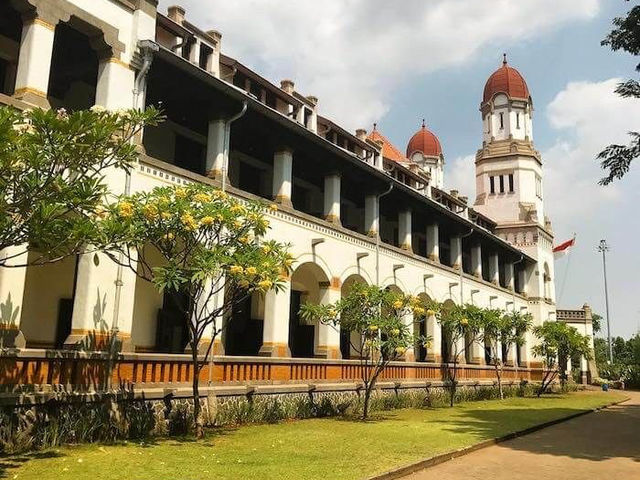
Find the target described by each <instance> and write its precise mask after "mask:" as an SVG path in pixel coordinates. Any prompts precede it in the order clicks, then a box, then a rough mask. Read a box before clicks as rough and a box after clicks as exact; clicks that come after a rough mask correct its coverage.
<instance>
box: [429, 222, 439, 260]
mask: <svg viewBox="0 0 640 480" xmlns="http://www.w3.org/2000/svg"><path fill="white" fill-rule="evenodd" d="M427 258H428V259H429V260H433V261H434V262H439V261H440V244H439V227H438V224H437V223H432V224H431V225H427Z"/></svg>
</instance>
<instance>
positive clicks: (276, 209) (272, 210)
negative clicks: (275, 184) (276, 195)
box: [269, 203, 278, 212]
mask: <svg viewBox="0 0 640 480" xmlns="http://www.w3.org/2000/svg"><path fill="white" fill-rule="evenodd" d="M269 211H270V212H277V211H278V205H276V204H275V203H272V204H271V205H269Z"/></svg>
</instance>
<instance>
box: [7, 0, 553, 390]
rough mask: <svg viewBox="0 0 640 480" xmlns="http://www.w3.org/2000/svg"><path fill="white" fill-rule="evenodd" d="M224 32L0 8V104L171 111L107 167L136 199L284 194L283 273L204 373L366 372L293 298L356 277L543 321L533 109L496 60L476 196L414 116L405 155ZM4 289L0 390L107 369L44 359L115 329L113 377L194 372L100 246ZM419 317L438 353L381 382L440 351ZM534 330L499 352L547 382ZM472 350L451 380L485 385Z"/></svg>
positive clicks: (103, 3) (545, 297)
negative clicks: (451, 179) (192, 190)
mask: <svg viewBox="0 0 640 480" xmlns="http://www.w3.org/2000/svg"><path fill="white" fill-rule="evenodd" d="M221 45H222V35H221V34H220V33H219V32H217V31H214V30H208V31H205V30H202V29H201V28H199V27H197V26H195V25H194V24H192V23H191V22H190V21H189V20H188V19H187V17H186V15H185V11H184V9H182V8H181V7H171V8H170V9H169V11H168V14H167V15H164V14H162V13H160V12H158V11H157V2H156V0H8V1H3V2H2V3H1V4H0V103H3V104H6V105H11V106H13V107H15V108H21V109H24V108H29V107H33V106H40V107H44V108H49V107H52V108H58V107H64V108H66V109H68V110H74V109H82V108H88V107H91V106H92V105H94V104H98V105H102V106H104V107H106V108H110V109H118V108H131V107H133V108H144V107H145V106H147V105H159V106H161V108H162V109H163V111H164V113H165V115H166V116H167V120H166V122H164V123H163V124H162V125H160V126H158V127H150V128H147V129H146V131H145V132H144V137H143V139H142V147H143V149H144V152H145V154H143V155H141V157H140V160H139V163H138V164H137V165H136V168H135V169H134V171H133V172H132V173H131V177H130V183H127V182H126V181H125V173H123V172H116V173H112V174H110V175H109V182H110V187H111V190H112V191H113V192H114V193H123V192H124V191H125V188H127V187H126V185H130V187H129V188H130V191H131V192H135V191H139V190H148V189H152V188H153V187H156V186H160V185H181V184H186V183H190V182H204V183H209V184H213V185H220V182H221V181H222V179H223V177H224V179H225V182H226V184H227V188H228V191H229V192H230V193H232V194H233V195H237V196H238V197H241V198H262V199H269V200H272V201H275V202H277V203H279V204H280V206H281V208H280V209H279V210H278V211H277V212H275V213H273V214H270V215H271V219H270V220H271V225H272V229H271V231H270V235H271V236H272V237H274V238H276V239H278V240H281V241H286V242H290V243H291V244H292V252H293V254H294V256H295V258H296V264H295V266H294V271H293V273H292V275H291V278H290V281H289V282H288V283H287V285H286V288H285V289H284V291H283V292H280V293H277V294H276V293H275V292H270V293H268V294H266V295H265V296H260V295H257V294H256V295H254V297H253V298H251V300H250V301H247V302H246V304H245V305H243V306H241V307H239V308H237V309H236V311H235V312H234V313H233V321H232V322H231V323H230V324H229V328H228V329H227V330H226V332H225V335H224V336H223V338H222V339H221V341H220V343H219V345H217V346H216V353H217V354H218V355H219V356H218V357H216V365H217V367H216V370H215V371H214V372H211V371H210V372H209V373H208V375H209V378H210V379H212V378H213V381H219V382H223V383H224V382H241V383H242V382H244V383H247V382H249V383H251V382H252V381H255V382H257V383H260V382H263V383H264V382H278V381H288V382H299V381H306V382H313V383H316V382H320V383H321V382H323V381H328V380H337V381H344V382H346V381H349V380H352V379H354V378H357V372H356V371H355V370H353V369H354V368H355V367H354V365H355V364H356V363H354V361H353V360H349V358H350V356H351V352H350V351H349V348H348V342H347V341H346V339H345V338H344V335H341V334H340V333H339V332H336V331H335V330H333V329H331V328H329V327H326V326H322V325H305V324H303V323H302V322H300V321H299V319H298V313H297V312H298V307H299V305H300V303H301V302H306V301H308V302H333V301H335V300H336V299H338V298H339V297H340V295H342V294H343V293H344V292H345V291H346V290H348V289H349V288H350V285H352V284H353V283H354V282H356V281H361V282H367V283H370V284H371V283H376V282H377V283H379V284H380V285H383V286H388V287H391V288H397V289H399V290H401V291H403V292H406V293H410V294H414V295H420V296H423V297H428V298H431V299H436V300H438V301H441V302H444V301H449V302H455V303H461V302H463V303H474V304H476V305H481V306H493V307H499V308H503V309H505V310H512V309H515V310H521V311H529V312H531V313H532V314H533V316H534V319H535V323H536V324H540V323H541V322H544V321H546V320H549V319H554V315H555V293H554V288H553V283H554V275H553V256H552V242H553V233H552V231H551V226H550V222H549V221H548V220H547V219H546V217H545V216H544V198H543V191H542V178H543V168H542V166H543V163H542V159H541V157H540V154H539V153H538V152H537V151H536V150H535V149H534V146H533V136H532V113H533V103H532V99H531V96H530V94H529V90H528V87H527V85H526V82H525V81H524V78H523V77H522V76H521V75H520V74H519V73H518V71H517V70H515V69H514V68H512V67H510V66H508V65H507V63H506V60H505V62H504V64H503V65H502V66H501V67H500V68H499V69H498V70H497V71H496V72H495V73H493V74H492V75H491V76H490V78H489V80H488V81H487V84H486V86H485V90H484V95H483V98H482V101H481V104H480V111H481V120H482V128H483V132H482V147H481V148H480V150H478V153H477V156H476V184H477V187H476V190H477V191H476V199H475V202H474V203H473V205H471V204H470V203H469V201H468V199H467V198H465V197H462V196H460V195H459V194H458V193H457V192H456V191H449V192H446V191H444V190H443V184H444V155H443V150H442V147H441V145H440V142H439V141H438V139H437V137H436V136H435V135H434V134H433V133H432V132H430V131H429V130H428V129H427V128H426V126H425V125H424V124H423V126H422V127H421V128H420V129H419V130H418V132H416V133H415V135H413V136H412V137H411V139H410V141H409V142H408V146H407V149H406V154H405V153H403V152H401V151H400V150H399V149H397V148H396V147H394V146H393V145H392V144H391V143H390V142H389V141H388V140H387V139H386V138H385V137H384V136H383V135H382V133H381V132H380V131H378V130H377V129H376V128H374V130H373V131H371V132H370V133H369V134H367V132H366V131H365V130H358V131H357V132H355V134H353V133H351V132H349V131H347V130H345V129H344V128H342V127H340V126H339V124H338V123H336V122H335V121H334V120H331V119H328V118H325V117H323V116H322V115H321V114H320V106H321V105H322V99H318V98H316V97H313V96H310V95H304V94H302V93H300V92H298V91H296V90H295V85H294V82H293V81H291V80H283V81H282V82H280V85H275V84H273V83H271V82H270V81H268V80H267V79H265V78H263V77H262V76H260V74H259V73H257V72H255V71H253V70H252V69H251V68H250V67H248V66H246V65H244V64H242V63H240V61H239V60H236V59H234V58H231V57H229V56H227V55H225V54H224V49H223V48H222V46H221ZM479 140H480V136H479ZM0 301H1V302H2V303H3V305H4V306H5V307H6V305H7V302H9V304H10V307H11V308H10V310H12V311H15V310H16V309H17V310H18V314H17V318H18V320H17V322H16V325H15V326H13V325H10V326H5V329H13V330H14V331H13V334H12V335H4V337H3V338H4V339H5V345H4V347H16V348H15V349H13V350H11V351H10V352H9V353H6V355H9V356H12V357H11V358H13V359H14V360H15V364H14V366H13V367H12V368H11V369H5V371H8V372H9V373H4V375H5V378H4V380H3V382H4V383H11V382H14V383H16V382H19V383H48V384H55V383H72V384H88V383H89V382H88V381H84V378H85V377H86V376H87V375H89V376H91V375H94V374H96V369H98V370H99V368H100V367H99V366H97V365H96V364H94V363H92V362H91V361H90V360H86V361H84V362H85V363H82V361H83V360H82V359H83V358H94V357H90V356H88V357H87V356H83V355H81V354H78V356H77V357H73V361H71V360H69V358H71V356H65V355H62V354H60V355H58V354H54V353H52V352H61V351H65V352H73V351H78V350H81V351H87V350H100V348H101V345H103V344H104V341H103V339H104V337H108V336H109V335H114V334H115V335H117V336H118V338H119V339H120V340H121V341H122V345H123V353H122V355H121V357H119V362H120V363H119V367H118V371H117V373H114V374H113V375H114V377H113V378H114V379H115V378H117V379H119V380H120V381H123V382H132V383H135V384H144V383H166V382H184V381H187V379H188V377H189V371H188V358H187V357H185V356H184V355H182V353H183V352H184V348H185V345H186V337H185V335H186V332H185V331H184V324H183V322H182V321H181V318H180V314H179V313H178V311H177V309H176V307H175V305H173V304H172V303H171V302H170V301H169V299H168V298H164V297H163V296H162V295H160V294H159V293H158V292H157V290H156V289H155V288H154V287H153V286H152V285H150V284H148V283H146V282H144V281H142V280H140V279H137V278H136V276H135V275H134V274H133V273H132V272H129V271H127V270H125V269H122V268H119V267H118V266H116V265H115V264H114V263H113V262H111V261H110V260H109V259H108V258H107V257H106V256H104V255H102V254H87V255H81V256H79V257H78V258H68V259H66V260H64V261H63V262H60V263H57V264H53V265H48V266H45V267H28V268H14V269H3V270H0ZM407 322H412V323H413V319H411V318H407ZM416 325H422V326H417V327H416V328H420V329H423V330H424V331H425V332H426V333H429V334H430V335H432V336H433V338H434V342H433V347H432V348H430V349H428V350H425V349H423V348H416V350H415V351H409V352H407V355H406V361H405V362H402V365H401V364H398V365H396V366H395V367H394V369H395V370H390V373H388V374H387V378H389V379H396V380H401V381H408V380H409V379H430V378H432V379H438V378H439V377H440V364H441V362H442V361H446V360H447V358H446V357H447V354H446V349H447V346H446V345H445V344H444V343H443V342H442V341H441V335H440V331H439V327H438V325H437V324H436V322H435V321H434V319H433V318H428V319H426V321H425V322H423V323H421V324H417V323H416ZM7 339H13V340H11V342H10V343H12V344H7ZM532 343H533V339H532V338H529V339H528V341H527V344H526V345H525V346H523V347H522V348H520V349H517V351H516V349H515V348H514V349H513V351H510V352H507V351H505V352H504V353H503V354H504V356H505V360H506V361H507V362H508V364H510V365H513V366H514V368H513V371H512V372H511V373H512V376H511V378H513V379H517V378H528V379H535V378H538V377H537V374H538V373H539V367H540V360H536V359H534V358H532V355H531V345H532ZM472 350H473V351H470V352H467V354H466V366H465V367H464V375H463V377H462V378H466V379H469V380H472V379H482V378H490V377H491V375H492V373H491V368H490V367H487V366H486V365H485V354H484V352H482V351H481V349H480V348H479V347H474V348H473V349H472ZM7 352H8V351H7ZM60 358H64V359H65V360H64V361H63V360H60ZM96 358H99V356H98V357H96ZM79 359H80V360H79ZM55 362H62V363H55ZM65 362H66V363H65ZM69 362H71V363H69ZM54 363H55V364H54ZM176 365H177V366H176ZM65 369H72V370H69V371H67V370H65ZM73 369H75V370H73ZM65 372H66V373H65ZM70 372H71V373H70ZM536 372H538V373H536ZM96 375H97V374H96ZM205 375H206V374H205ZM314 388H315V387H314Z"/></svg>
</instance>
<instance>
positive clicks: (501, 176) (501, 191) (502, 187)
mask: <svg viewBox="0 0 640 480" xmlns="http://www.w3.org/2000/svg"><path fill="white" fill-rule="evenodd" d="M500 193H504V175H500Z"/></svg>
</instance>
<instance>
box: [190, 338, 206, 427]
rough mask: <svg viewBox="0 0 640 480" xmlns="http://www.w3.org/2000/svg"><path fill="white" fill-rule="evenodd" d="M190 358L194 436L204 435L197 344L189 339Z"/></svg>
mask: <svg viewBox="0 0 640 480" xmlns="http://www.w3.org/2000/svg"><path fill="white" fill-rule="evenodd" d="M191 359H192V361H193V425H194V428H195V434H196V438H197V439H200V438H203V437H204V425H203V422H202V413H201V412H202V408H201V407H200V390H199V385H200V365H199V362H198V344H197V343H196V342H195V341H193V340H192V341H191Z"/></svg>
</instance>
